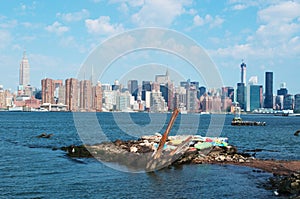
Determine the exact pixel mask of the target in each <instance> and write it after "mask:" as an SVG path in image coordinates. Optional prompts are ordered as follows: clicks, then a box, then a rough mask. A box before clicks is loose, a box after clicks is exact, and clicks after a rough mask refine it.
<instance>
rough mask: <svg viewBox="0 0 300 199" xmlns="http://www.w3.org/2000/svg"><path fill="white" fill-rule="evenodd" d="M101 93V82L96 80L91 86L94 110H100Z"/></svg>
mask: <svg viewBox="0 0 300 199" xmlns="http://www.w3.org/2000/svg"><path fill="white" fill-rule="evenodd" d="M102 95H103V94H102V86H101V83H100V82H98V83H97V84H96V85H95V86H93V109H94V110H95V111H96V112H101V111H102Z"/></svg>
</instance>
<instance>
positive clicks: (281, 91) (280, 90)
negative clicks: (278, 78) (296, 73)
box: [277, 82, 288, 96]
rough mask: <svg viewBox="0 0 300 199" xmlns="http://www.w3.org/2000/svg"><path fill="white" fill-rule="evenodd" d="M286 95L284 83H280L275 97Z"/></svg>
mask: <svg viewBox="0 0 300 199" xmlns="http://www.w3.org/2000/svg"><path fill="white" fill-rule="evenodd" d="M287 94H288V90H287V88H286V83H284V82H283V83H281V84H280V89H278V90H277V95H283V96H285V95H287Z"/></svg>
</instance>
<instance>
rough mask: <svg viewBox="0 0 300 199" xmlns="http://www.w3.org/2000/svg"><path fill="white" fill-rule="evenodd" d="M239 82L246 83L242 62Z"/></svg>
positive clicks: (244, 67) (244, 68)
mask: <svg viewBox="0 0 300 199" xmlns="http://www.w3.org/2000/svg"><path fill="white" fill-rule="evenodd" d="M241 83H244V84H246V64H245V63H244V62H242V64H241Z"/></svg>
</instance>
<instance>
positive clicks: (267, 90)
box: [264, 72, 273, 108]
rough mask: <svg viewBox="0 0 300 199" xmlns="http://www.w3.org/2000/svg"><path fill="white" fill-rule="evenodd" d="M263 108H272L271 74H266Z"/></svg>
mask: <svg viewBox="0 0 300 199" xmlns="http://www.w3.org/2000/svg"><path fill="white" fill-rule="evenodd" d="M264 108H273V72H266V77H265V102H264Z"/></svg>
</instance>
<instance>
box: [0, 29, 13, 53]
mask: <svg viewBox="0 0 300 199" xmlns="http://www.w3.org/2000/svg"><path fill="white" fill-rule="evenodd" d="M11 40H12V37H11V35H10V33H9V32H8V31H5V30H0V49H4V48H6V47H7V46H8V45H9V44H10V42H11Z"/></svg>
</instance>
